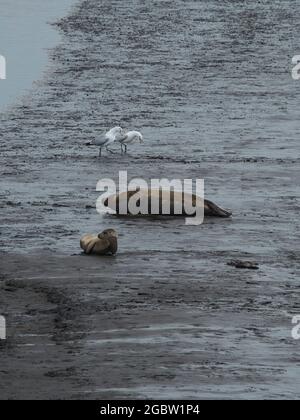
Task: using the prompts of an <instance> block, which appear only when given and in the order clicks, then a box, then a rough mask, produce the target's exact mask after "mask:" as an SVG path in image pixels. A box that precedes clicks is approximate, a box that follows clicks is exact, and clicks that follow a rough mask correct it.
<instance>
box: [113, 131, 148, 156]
mask: <svg viewBox="0 0 300 420" xmlns="http://www.w3.org/2000/svg"><path fill="white" fill-rule="evenodd" d="M119 142H120V143H121V151H122V153H123V152H125V153H127V145H128V144H132V143H137V142H138V143H143V142H144V138H143V135H142V134H141V133H140V132H139V131H128V132H127V133H126V134H125V135H124V134H123V137H122V138H119ZM123 146H124V150H123Z"/></svg>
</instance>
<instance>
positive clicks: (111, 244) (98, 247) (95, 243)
mask: <svg viewBox="0 0 300 420" xmlns="http://www.w3.org/2000/svg"><path fill="white" fill-rule="evenodd" d="M80 247H81V249H83V251H84V252H85V254H89V255H90V254H93V255H109V254H112V255H115V254H116V253H117V250H118V234H117V232H116V231H115V230H114V229H106V230H104V231H103V232H102V233H100V234H99V235H98V236H96V235H90V234H87V235H84V236H83V237H82V238H81V240H80Z"/></svg>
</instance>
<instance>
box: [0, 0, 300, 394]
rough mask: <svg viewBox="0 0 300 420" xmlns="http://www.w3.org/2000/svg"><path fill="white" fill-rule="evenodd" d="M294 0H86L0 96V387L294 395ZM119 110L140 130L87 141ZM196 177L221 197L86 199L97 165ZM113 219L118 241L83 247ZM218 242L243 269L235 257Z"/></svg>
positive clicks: (114, 170) (12, 390)
mask: <svg viewBox="0 0 300 420" xmlns="http://www.w3.org/2000/svg"><path fill="white" fill-rule="evenodd" d="M296 17H297V18H299V7H298V5H297V2H294V1H289V0H287V1H281V2H270V1H260V2H258V1H257V2H256V1H254V2H251V5H245V3H244V2H231V1H229V2H223V3H222V5H220V2H218V1H213V0H211V1H203V2H195V1H184V2H183V1H181V0H175V1H173V2H154V3H153V5H152V6H151V7H150V6H149V5H147V4H146V3H145V2H141V1H135V0H130V1H127V2H126V4H125V3H122V4H120V2H118V1H101V2H99V1H96V0H86V1H84V2H82V3H79V4H78V6H77V7H76V8H74V9H73V10H72V12H71V13H70V15H69V16H68V17H65V18H63V19H62V20H60V21H59V22H57V23H56V25H55V26H56V27H57V30H59V31H60V32H61V35H62V43H61V44H60V45H58V46H57V48H55V49H54V50H51V51H50V64H49V69H48V73H47V75H46V76H45V77H44V78H43V79H42V80H41V81H39V82H37V84H36V87H35V88H34V89H33V90H32V92H31V94H30V95H29V96H26V97H25V98H24V99H23V100H22V101H21V102H20V103H18V104H16V106H14V107H13V108H11V109H10V110H9V112H7V113H5V114H1V115H0V123H1V134H0V135H1V154H0V173H1V178H0V183H1V192H0V208H1V235H0V246H1V254H0V257H1V260H0V314H1V315H5V316H6V319H7V325H8V328H7V334H8V339H7V340H6V341H5V342H4V341H1V342H0V377H1V380H0V398H1V399H7V398H10V399H17V398H26V399H27V398H37V399H41V398H50V399H54V398H62V399H66V398H74V399H75V398H78V399H89V398H96V399H104V398H107V399H110V398H132V399H134V398H191V399H196V398H208V399H210V398H222V399H223V398H224V399H228V398H250V399H251V398H295V399H296V398H299V396H300V379H299V378H300V375H299V373H300V372H299V371H300V358H299V346H300V343H299V341H296V340H293V339H292V337H291V329H292V324H291V319H292V316H293V315H296V314H300V304H299V290H300V284H299V274H300V269H299V260H300V257H299V255H300V253H299V251H300V247H299V243H300V241H299V239H300V234H299V231H300V230H299V220H298V218H297V214H298V213H299V184H300V182H299V181H300V175H299V169H298V168H299V163H300V158H299V152H298V151H299V146H298V144H299V134H300V132H299V131H300V130H299V107H298V101H299V89H300V84H299V86H298V85H296V84H295V82H293V80H292V79H291V77H290V73H289V64H288V63H289V62H290V56H292V55H294V51H296V50H295V48H296V45H298V46H299V39H298V38H297V32H296V28H295V27H294V24H293V23H294V22H295V18H296ZM115 124H120V125H122V126H124V127H125V128H128V129H130V128H137V129H139V130H141V131H143V133H144V136H145V140H146V142H145V145H142V146H137V147H131V148H129V154H128V155H126V156H121V155H120V154H119V152H120V150H119V148H115V151H116V152H117V153H118V154H115V155H108V156H105V157H102V158H101V159H98V158H97V153H98V151H97V149H95V148H93V147H87V146H86V143H88V142H90V141H91V140H93V138H94V137H95V136H97V135H99V134H100V133H102V132H103V131H105V130H106V129H107V128H109V127H111V126H113V125H115ZM119 170H127V171H128V175H129V177H130V178H132V177H135V176H139V177H141V176H143V177H144V178H145V179H146V180H149V179H151V178H157V177H161V178H162V177H167V178H170V179H172V178H179V179H184V178H193V179H195V178H204V179H205V183H206V189H205V190H206V197H207V198H208V199H211V200H213V201H215V202H216V203H217V204H218V205H220V206H221V207H224V208H228V209H231V210H232V211H233V217H232V219H231V220H217V219H206V220H205V223H204V224H203V225H202V226H199V227H197V228H191V227H190V226H186V225H185V224H184V222H183V221H178V219H167V220H162V219H158V220H154V219H146V220H144V219H128V218H120V219H118V218H116V217H112V216H105V217H104V216H100V215H99V214H97V212H96V210H95V202H96V199H97V198H98V195H99V193H97V192H96V184H97V181H98V180H99V179H100V178H107V177H109V178H113V179H117V178H118V172H119ZM107 227H114V228H115V229H117V230H118V231H119V233H120V249H119V253H118V255H117V256H116V257H104V258H92V257H91V258H89V257H85V256H83V255H82V254H81V252H80V249H79V238H80V236H81V235H82V234H84V233H86V232H97V231H101V230H103V229H105V228H107ZM232 259H247V260H250V261H251V260H252V261H256V262H258V263H259V264H260V269H259V270H255V271H251V270H239V269H236V268H235V267H232V266H228V265H227V263H228V262H229V261H230V260H232Z"/></svg>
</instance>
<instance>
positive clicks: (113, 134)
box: [94, 127, 125, 157]
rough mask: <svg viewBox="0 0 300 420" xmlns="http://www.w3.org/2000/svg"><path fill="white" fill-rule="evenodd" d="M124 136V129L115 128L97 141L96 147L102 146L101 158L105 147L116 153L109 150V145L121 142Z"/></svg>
mask: <svg viewBox="0 0 300 420" xmlns="http://www.w3.org/2000/svg"><path fill="white" fill-rule="evenodd" d="M124 136H125V133H124V130H123V128H121V127H114V128H112V129H110V130H109V131H108V132H107V133H105V135H104V136H102V137H100V138H99V139H95V140H94V144H95V145H96V146H100V150H99V157H101V154H102V148H103V147H105V148H106V150H107V151H108V152H110V153H114V152H112V151H111V150H110V149H109V148H108V145H109V144H112V143H114V142H115V141H121V140H122V139H123V138H124Z"/></svg>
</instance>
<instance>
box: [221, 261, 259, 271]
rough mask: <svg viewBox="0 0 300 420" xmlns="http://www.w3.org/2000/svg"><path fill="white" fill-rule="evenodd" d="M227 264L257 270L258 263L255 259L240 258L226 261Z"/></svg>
mask: <svg viewBox="0 0 300 420" xmlns="http://www.w3.org/2000/svg"><path fill="white" fill-rule="evenodd" d="M227 265H230V266H232V267H235V268H244V269H248V270H258V269H259V264H258V263H257V262H255V261H242V260H232V261H229V262H228V263H227Z"/></svg>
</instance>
